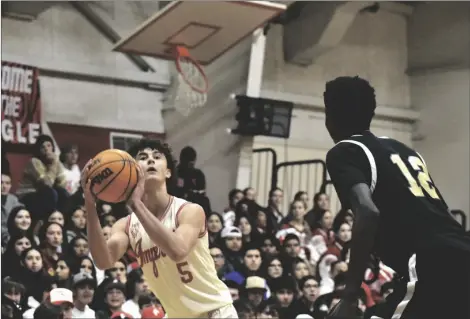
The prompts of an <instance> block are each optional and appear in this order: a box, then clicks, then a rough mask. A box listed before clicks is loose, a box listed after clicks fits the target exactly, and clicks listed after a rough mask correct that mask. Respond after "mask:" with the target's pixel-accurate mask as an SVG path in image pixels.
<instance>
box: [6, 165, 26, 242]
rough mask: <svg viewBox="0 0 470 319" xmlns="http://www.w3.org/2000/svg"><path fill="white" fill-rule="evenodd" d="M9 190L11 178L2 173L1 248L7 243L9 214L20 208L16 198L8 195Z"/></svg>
mask: <svg viewBox="0 0 470 319" xmlns="http://www.w3.org/2000/svg"><path fill="white" fill-rule="evenodd" d="M10 190H11V177H10V175H8V174H6V173H2V189H1V191H2V247H4V246H5V245H6V243H7V241H8V229H7V225H6V222H7V220H8V216H10V212H11V210H12V209H13V208H15V207H17V206H22V204H21V203H20V201H19V200H18V197H16V195H13V194H11V193H10Z"/></svg>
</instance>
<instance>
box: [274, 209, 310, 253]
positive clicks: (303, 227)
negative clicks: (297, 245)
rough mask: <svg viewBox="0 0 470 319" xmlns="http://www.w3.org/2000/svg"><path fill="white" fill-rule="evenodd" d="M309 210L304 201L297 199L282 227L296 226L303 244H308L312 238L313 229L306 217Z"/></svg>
mask: <svg viewBox="0 0 470 319" xmlns="http://www.w3.org/2000/svg"><path fill="white" fill-rule="evenodd" d="M306 212H307V206H306V205H305V203H304V202H303V201H300V200H295V201H293V202H292V204H291V208H290V212H289V215H288V216H287V217H286V218H285V222H286V223H285V224H283V225H282V226H281V228H282V229H286V228H294V229H295V230H296V231H297V234H298V236H299V239H300V241H301V245H302V246H305V245H308V244H309V242H310V240H311V238H312V231H311V229H310V226H309V224H308V223H307V222H306V221H305V219H304V217H305V214H306Z"/></svg>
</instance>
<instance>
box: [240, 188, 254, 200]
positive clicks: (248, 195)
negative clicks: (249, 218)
mask: <svg viewBox="0 0 470 319" xmlns="http://www.w3.org/2000/svg"><path fill="white" fill-rule="evenodd" d="M256 195H257V194H256V190H255V189H254V188H253V187H247V188H245V189H244V190H243V197H244V198H245V199H247V200H251V201H256Z"/></svg>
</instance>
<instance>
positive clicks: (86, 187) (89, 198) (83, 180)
mask: <svg viewBox="0 0 470 319" xmlns="http://www.w3.org/2000/svg"><path fill="white" fill-rule="evenodd" d="M91 163H92V160H91V159H90V160H89V161H88V162H87V163H86V165H85V166H84V167H83V170H82V174H81V177H80V184H81V186H82V189H83V195H84V196H85V202H86V203H93V204H94V203H95V196H93V194H92V193H91V191H90V183H91V181H90V179H89V178H88V172H89V170H90V166H91Z"/></svg>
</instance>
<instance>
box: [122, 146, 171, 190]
mask: <svg viewBox="0 0 470 319" xmlns="http://www.w3.org/2000/svg"><path fill="white" fill-rule="evenodd" d="M146 148H149V149H152V150H157V151H158V152H160V153H162V154H163V155H164V156H165V158H166V162H167V167H168V169H169V170H170V172H171V176H170V178H167V180H166V188H167V192H168V193H170V194H171V193H172V192H173V190H174V188H175V185H176V183H175V179H176V160H175V158H174V157H173V154H172V150H171V147H170V145H168V144H167V143H165V142H162V141H160V140H154V139H148V138H143V139H141V140H139V141H138V142H136V143H135V144H133V145H132V146H131V147H130V148H129V150H128V151H127V153H129V154H130V155H131V156H132V157H134V158H135V157H136V156H137V154H138V153H139V152H140V151H142V150H144V149H146Z"/></svg>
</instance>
